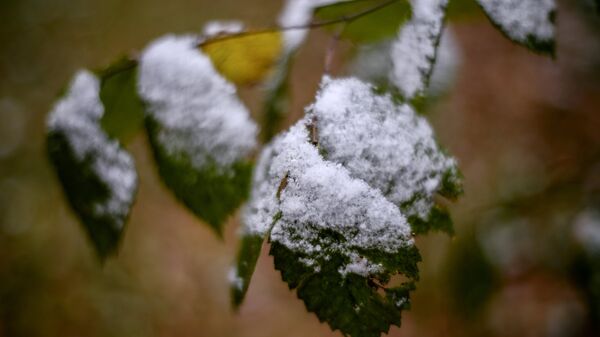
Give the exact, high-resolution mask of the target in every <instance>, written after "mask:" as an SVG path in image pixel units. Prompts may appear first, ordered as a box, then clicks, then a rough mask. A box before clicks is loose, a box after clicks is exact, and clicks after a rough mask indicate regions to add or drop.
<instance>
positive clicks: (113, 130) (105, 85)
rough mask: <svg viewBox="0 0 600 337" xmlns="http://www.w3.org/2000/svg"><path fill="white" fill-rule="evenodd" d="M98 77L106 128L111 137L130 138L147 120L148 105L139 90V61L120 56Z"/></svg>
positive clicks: (103, 120) (104, 127)
mask: <svg viewBox="0 0 600 337" xmlns="http://www.w3.org/2000/svg"><path fill="white" fill-rule="evenodd" d="M98 77H99V78H100V100H101V101H102V104H103V105H104V115H103V116H102V120H101V125H102V128H103V129H104V131H105V132H106V133H107V134H108V135H109V136H110V137H111V138H116V139H119V140H120V141H122V142H125V141H128V140H129V139H131V137H133V135H135V133H136V132H137V131H139V130H140V129H141V128H142V126H143V123H144V108H143V105H142V102H141V101H140V99H139V97H138V94H137V91H136V79H137V61H135V60H132V59H131V58H128V57H123V58H120V59H119V60H117V61H116V62H114V63H113V64H111V65H110V66H109V67H107V68H106V69H103V70H100V71H99V72H98Z"/></svg>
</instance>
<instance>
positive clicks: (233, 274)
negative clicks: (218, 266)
mask: <svg viewBox="0 0 600 337" xmlns="http://www.w3.org/2000/svg"><path fill="white" fill-rule="evenodd" d="M227 281H229V284H231V286H233V287H235V288H236V289H237V290H242V289H244V279H243V278H241V277H240V276H238V271H237V268H235V267H233V268H231V269H229V272H228V273H227Z"/></svg>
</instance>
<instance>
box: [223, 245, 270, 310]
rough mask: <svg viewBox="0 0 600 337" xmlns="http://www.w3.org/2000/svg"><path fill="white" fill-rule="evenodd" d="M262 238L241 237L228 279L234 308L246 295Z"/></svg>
mask: <svg viewBox="0 0 600 337" xmlns="http://www.w3.org/2000/svg"><path fill="white" fill-rule="evenodd" d="M264 240H265V238H264V237H262V236H261V235H244V236H243V237H242V240H241V246H240V249H239V251H238V257H237V263H236V267H235V269H234V270H233V271H232V274H231V275H230V280H229V282H230V285H231V300H232V304H233V307H234V308H235V309H237V308H238V307H239V306H240V304H242V301H243V300H244V297H245V296H246V292H247V291H248V286H249V285H250V279H251V278H252V274H253V273H254V268H256V262H257V261H258V256H259V255H260V250H261V248H262V244H263V241H264Z"/></svg>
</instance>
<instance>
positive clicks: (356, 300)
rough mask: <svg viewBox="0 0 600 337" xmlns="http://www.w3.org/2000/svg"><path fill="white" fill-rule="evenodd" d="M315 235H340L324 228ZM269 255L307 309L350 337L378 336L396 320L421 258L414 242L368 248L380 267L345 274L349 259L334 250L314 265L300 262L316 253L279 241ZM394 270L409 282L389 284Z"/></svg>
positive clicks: (274, 244) (403, 306)
mask: <svg viewBox="0 0 600 337" xmlns="http://www.w3.org/2000/svg"><path fill="white" fill-rule="evenodd" d="M319 236H320V237H330V238H331V239H334V240H335V239H339V237H337V236H335V235H334V234H333V233H329V232H325V231H323V232H322V233H320V235H319ZM324 249H328V248H327V247H324ZM270 254H271V255H272V256H273V257H274V261H275V268H276V269H277V270H279V271H280V272H281V276H282V278H283V280H284V281H285V282H287V283H288V286H289V287H290V289H296V290H297V295H298V298H300V299H302V300H303V301H304V304H305V305H306V309H307V310H308V311H310V312H314V313H315V314H316V315H317V317H318V318H319V320H320V321H322V322H323V321H324V322H327V323H328V324H329V326H330V327H331V329H333V330H340V331H341V332H342V333H343V334H344V335H348V336H352V337H376V336H379V335H380V334H381V333H382V332H388V331H389V327H390V325H397V326H399V325H400V314H401V311H402V310H405V309H408V308H409V306H410V301H409V292H410V291H411V290H414V281H415V280H417V279H418V270H417V262H419V261H420V255H419V252H418V250H417V249H416V247H414V246H413V247H410V248H406V249H405V250H403V251H399V252H397V253H396V254H390V253H386V252H383V251H368V252H364V255H365V256H368V257H369V258H370V259H371V258H372V259H374V261H377V262H378V263H381V264H382V265H383V266H384V271H383V272H381V273H380V274H377V275H369V276H368V277H365V276H361V275H357V274H354V273H348V274H346V275H345V276H343V275H342V274H340V272H339V269H340V268H341V267H342V266H344V265H346V264H347V263H348V262H349V261H348V258H347V256H345V255H343V254H340V253H339V252H335V251H333V250H332V251H328V257H329V258H328V259H327V260H326V261H325V260H324V259H320V260H318V261H317V264H318V265H319V266H320V268H319V269H318V270H315V269H314V267H309V266H307V265H306V264H304V263H303V262H301V261H302V260H303V259H312V258H314V256H310V255H308V254H307V253H303V252H296V251H292V250H290V249H288V248H287V247H286V246H284V245H282V244H280V243H278V242H273V243H272V244H271V250H270ZM396 273H402V274H403V275H404V276H406V277H407V278H409V281H408V282H405V283H403V284H402V285H400V286H395V287H387V285H388V283H390V278H391V276H392V275H394V274H396Z"/></svg>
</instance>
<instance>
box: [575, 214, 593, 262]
mask: <svg viewBox="0 0 600 337" xmlns="http://www.w3.org/2000/svg"><path fill="white" fill-rule="evenodd" d="M573 229H574V235H575V238H576V239H577V241H579V242H580V243H581V245H582V246H583V247H584V248H585V249H586V250H587V252H588V253H590V254H595V255H597V254H600V211H598V210H595V209H586V210H583V211H582V212H580V214H578V215H577V217H576V218H575V223H574V228H573Z"/></svg>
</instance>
